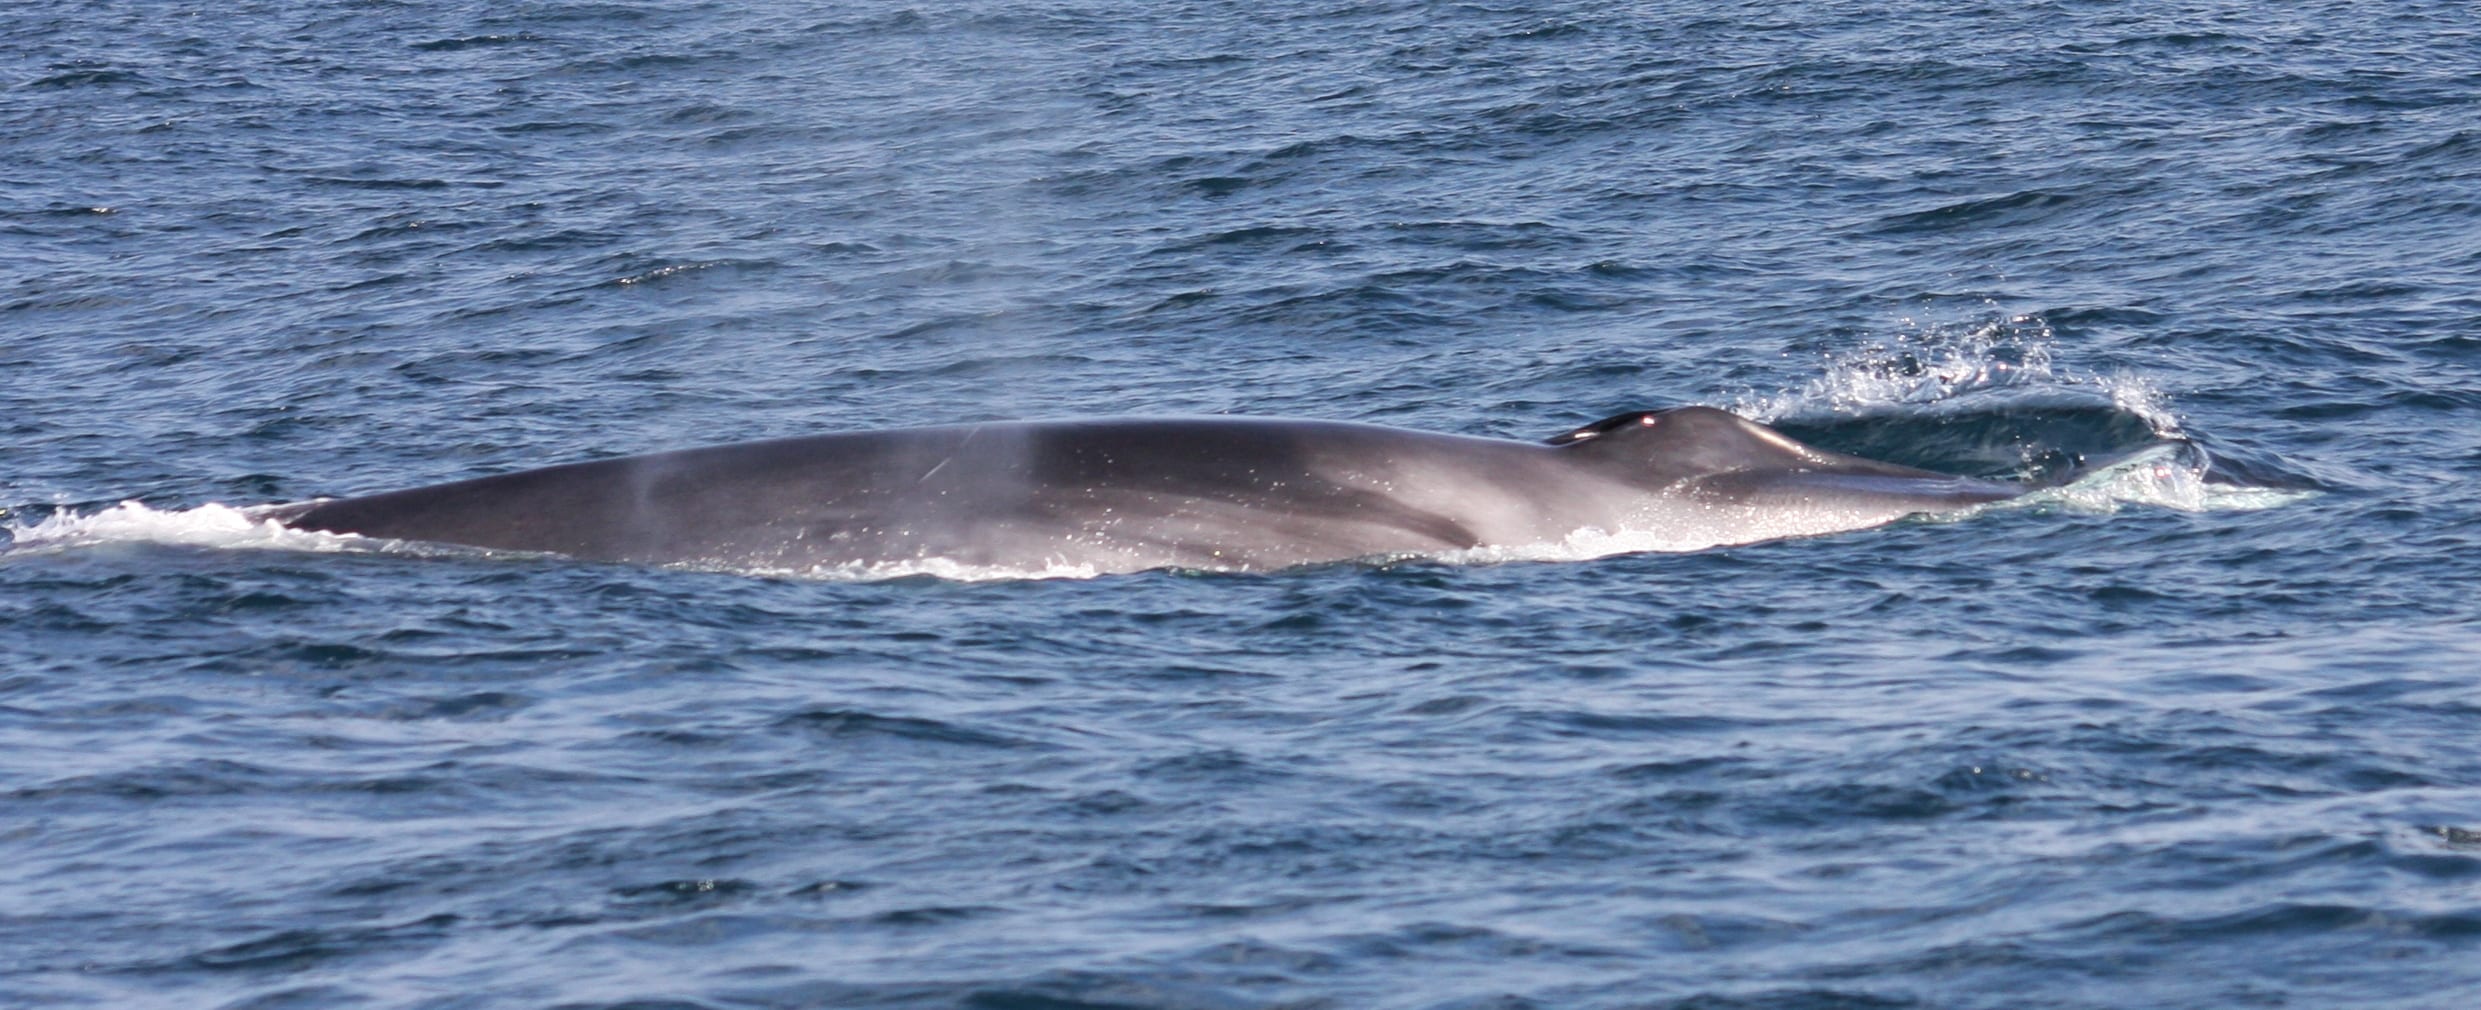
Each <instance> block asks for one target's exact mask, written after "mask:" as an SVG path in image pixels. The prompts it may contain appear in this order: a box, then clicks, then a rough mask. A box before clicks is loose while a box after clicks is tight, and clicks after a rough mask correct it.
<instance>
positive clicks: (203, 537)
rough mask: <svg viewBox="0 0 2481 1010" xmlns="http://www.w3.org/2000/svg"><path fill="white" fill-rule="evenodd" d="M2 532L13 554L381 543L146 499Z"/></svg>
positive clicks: (211, 507)
mask: <svg viewBox="0 0 2481 1010" xmlns="http://www.w3.org/2000/svg"><path fill="white" fill-rule="evenodd" d="M0 531H5V532H6V533H8V535H9V540H10V541H11V546H10V550H11V551H13V552H20V551H55V550H67V549H71V548H77V547H90V546H95V545H99V544H117V543H152V544H180V545H184V546H191V547H229V548H275V549H279V550H295V551H336V550H345V549H349V548H351V547H357V546H363V545H375V544H379V543H381V542H382V541H376V540H372V539H370V538H368V537H359V536H353V535H351V534H338V533H313V532H308V531H304V530H296V529H290V528H287V527H286V526H284V525H283V524H282V523H278V522H276V521H275V520H273V519H262V518H258V517H257V516H254V515H252V514H251V513H250V512H249V511H246V510H243V509H238V508H234V507H232V506H230V505H221V504H212V503H211V504H206V505H201V506H198V507H197V508H191V509H173V510H169V511H166V510H161V509H156V508H153V507H150V506H148V505H146V504H145V503H143V502H135V501H125V502H122V503H120V504H118V505H114V506H112V507H111V508H108V509H104V510H103V511H100V512H94V513H90V514H85V515H81V514H79V513H77V512H74V511H70V510H66V509H64V510H61V511H58V512H55V513H53V514H51V515H49V516H46V517H44V518H42V519H39V520H36V521H34V522H33V523H30V524H20V523H17V522H15V521H11V522H9V523H7V524H5V525H0Z"/></svg>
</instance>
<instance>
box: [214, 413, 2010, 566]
mask: <svg viewBox="0 0 2481 1010" xmlns="http://www.w3.org/2000/svg"><path fill="white" fill-rule="evenodd" d="M2025 490H2027V488H2026V487H2024V486H2023V485H2018V484H2012V483H2007V482H2001V481H1990V480H1978V479H1972V478H1964V477H1955V476H1950V475H1946V474H1939V473H1933V472H1931V471H1927V470H1919V469H1915V468H1912V467H1907V466H1899V465H1896V464H1893V463H1883V462H1879V461H1876V460H1869V459H1862V458H1859V457H1856V456H1847V455H1843V454H1839V453H1834V452H1829V451H1827V450H1824V449H1819V448H1816V447H1814V446H1809V445H1804V444H1802V443H1800V442H1798V441H1795V440H1793V439H1792V438H1790V437H1788V436H1786V435H1784V434H1782V433H1781V432H1778V431H1776V430H1775V429H1773V428H1770V427H1767V426H1766V425H1763V424H1759V423H1757V422H1755V421H1751V420H1748V419H1745V418H1742V417H1739V416H1737V415H1734V414H1731V413H1729V412H1726V411H1722V410H1717V409H1714V408H1711V407H1676V408H1671V409H1667V410H1653V411H1637V412H1631V413H1626V414H1619V415H1616V416H1613V417H1609V418H1605V419H1603V420H1600V421H1597V422H1594V423H1593V424H1589V425H1586V426H1584V427H1582V428H1577V429H1575V430H1573V431H1569V432H1566V433H1563V434H1560V435H1558V436H1555V437H1553V438H1550V439H1548V440H1546V441H1544V442H1541V443H1532V442H1519V441H1512V440H1507V439H1496V438H1478V437H1470V436H1461V435H1444V434H1433V433H1427V432H1419V431H1410V430H1405V429H1400V428H1390V427H1382V426H1378V425H1369V424H1355V423H1346V422H1336V421H1312V420H1284V419H1269V418H1237V417H1196V418H1113V419H1097V420H1067V421H1041V422H1014V423H989V424H960V425H948V426H941V427H927V428H908V429H898V430H891V431H876V432H854V433H844V434H829V435H816V436H809V437H801V438H788V439H777V440H772V441H764V442H750V443H743V444H738V445H725V446H716V447H710V448H702V449H687V450H681V451H675V452H662V453H655V454H651V455H644V456H631V457H626V458H618V459H604V460H595V461H591V462H583V463H570V464H566V465H562V466H552V467H546V468H543V469H537V470H526V471H522V472H517V473H508V474H501V475H498V476H491V477H480V478H475V479H472V480H462V481H457V482H454V483H448V484H438V485H433V486H429V487H419V488H413V489H410V490H403V491H390V492H385V493H380V494H372V495H366V496H362V497H355V498H340V499H321V500H316V501H310V502H302V503H297V504H292V505H280V506H273V507H271V508H269V509H267V510H265V511H263V512H262V513H261V515H263V516H265V517H269V518H274V519H276V520H277V521H279V522H281V523H283V524H284V525H286V526H289V527H292V528H295V529H302V530H317V531H326V532H333V533H355V534H361V535H364V536H371V537H382V538H388V539H395V540H412V541H429V542H437V543H444V544H455V545H463V546H468V547H479V548H487V549H493V550H508V551H523V552H549V553H556V554H563V555H569V556H572V557H576V558H581V559H588V560H598V561H616V562H632V563H646V564H680V565H691V566H701V567H730V568H742V569H765V570H813V569H818V568H822V567H838V566H875V565H889V564H899V565H900V564H905V563H912V562H922V561H933V560H936V561H946V562H953V563H956V564H960V565H969V566H992V567H998V568H1003V569H1016V570H1042V569H1046V568H1056V567H1061V566H1074V567H1077V568H1081V569H1085V570H1092V571H1100V572H1125V571H1137V570H1143V569H1149V568H1190V569H1204V570H1222V571H1263V570H1269V569H1276V568H1284V567H1290V566H1294V565H1302V564H1312V563H1318V562H1331V561H1344V560H1352V559H1367V558H1384V557H1406V556H1422V555H1442V554H1450V553H1453V552H1457V551H1464V550H1472V549H1476V548H1512V549H1519V550H1521V549H1523V548H1526V547H1548V546H1554V545H1558V544H1560V543H1562V542H1565V541H1567V540H1568V539H1569V538H1571V537H1575V536H1578V535H1580V534H1592V533H1604V534H1614V535H1622V536H1632V537H1635V538H1637V541H1636V542H1642V543H1646V544H1651V545H1655V546H1654V547H1653V548H1652V549H1677V550H1690V549H1698V548H1703V547H1713V546H1724V545H1731V544H1744V543H1753V542H1757V541H1762V540H1771V539H1777V538H1781V537H1796V536H1814V535H1819V534H1826V533H1837V532H1843V531H1847V530H1857V529H1865V528H1868V527H1872V526H1879V525H1883V524H1886V523H1890V522H1893V521H1896V520H1898V519H1901V518H1904V517H1906V516H1910V515H1917V514H1925V513H1940V512H1950V511H1955V510H1959V509H1963V508H1967V507H1970V506H1973V505H1978V504H1982V503H1986V502H1993V501H2000V500H2004V499H2008V498H2013V497H2016V496H2017V495H2019V494H2022V493H2024V492H2025ZM1622 549H1629V548H1622ZM1635 549H1647V548H1635Z"/></svg>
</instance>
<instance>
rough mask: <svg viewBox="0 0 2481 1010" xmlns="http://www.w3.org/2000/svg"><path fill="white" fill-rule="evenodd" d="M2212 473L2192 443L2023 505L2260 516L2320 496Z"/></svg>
mask: <svg viewBox="0 0 2481 1010" xmlns="http://www.w3.org/2000/svg"><path fill="white" fill-rule="evenodd" d="M2208 469H2209V464H2208V461H2207V458H2206V456H2205V452H2204V451H2203V450H2201V449H2198V448H2197V447H2196V446H2194V445H2192V444H2189V443H2179V444H2174V445H2159V446H2153V447H2151V448H2148V449H2146V450H2144V451H2142V452H2138V453H2136V454H2134V455H2131V456H2129V457H2128V458H2127V459H2124V460H2121V461H2119V462H2117V463H2113V464H2111V465H2109V466H2105V467H2099V468H2096V469H2095V470H2094V471H2093V472H2091V473H2087V474H2085V475H2084V476H2082V477H2079V478H2077V479H2076V480H2075V481H2074V482H2072V483H2070V484H2067V485H2065V486H2063V487H2057V488H2051V489H2048V490H2044V491H2037V492H2034V493H2033V494H2029V495H2026V496H2025V497H2024V498H2021V499H2018V501H2019V502H2020V503H2022V504H2025V505H2044V504H2049V505H2057V506H2059V507H2063V508H2066V509H2069V510H2071V511H2077V512H2087V513H2094V514H2102V515H2107V514H2110V513H2113V512H2117V511H2118V510H2119V507H2120V506H2122V505H2146V506H2152V507H2155V508H2167V509H2175V510H2178V511H2181V512H2231V511H2255V510H2258V509H2268V508H2274V507H2276V506H2279V505H2287V504H2290V503H2292V502H2296V501H2301V500H2303V499H2307V498H2314V497H2316V496H2317V492H2315V491H2284V490H2277V489H2274V488H2261V487H2245V486H2241V485H2237V484H2222V483H2216V482H2213V481H2209V480H2207V479H2206V473H2207V471H2208Z"/></svg>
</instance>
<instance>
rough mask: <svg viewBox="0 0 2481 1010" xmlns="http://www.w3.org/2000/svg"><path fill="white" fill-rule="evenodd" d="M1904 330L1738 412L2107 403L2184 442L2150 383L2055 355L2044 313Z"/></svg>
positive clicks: (1750, 396)
mask: <svg viewBox="0 0 2481 1010" xmlns="http://www.w3.org/2000/svg"><path fill="white" fill-rule="evenodd" d="M1901 325H1902V326H1903V327H1904V330H1903V331H1902V332H1900V333H1898V334H1897V335H1896V336H1894V337H1890V338H1887V339H1885V340H1881V341H1876V342H1873V343H1870V344H1866V345H1864V346H1861V347H1858V348H1854V349H1851V350H1847V351H1838V352H1834V353H1830V354H1827V355H1825V356H1824V361H1823V362H1822V364H1823V367H1822V368H1821V369H1820V371H1819V374H1818V376H1817V377H1816V378H1814V379H1810V380H1809V381H1808V382H1805V383H1803V384H1801V386H1800V388H1798V389H1793V390H1787V391H1779V392H1775V393H1768V394H1760V393H1757V392H1755V391H1749V392H1744V393H1742V394H1741V395H1740V396H1738V397H1737V398H1735V399H1734V400H1733V401H1732V403H1731V407H1730V409H1731V410H1733V411H1734V412H1736V413H1739V414H1742V415H1744V416H1747V417H1751V418H1755V419H1757V420H1759V421H1765V422H1768V423H1774V422H1778V421H1782V420H1785V419H1787V418H1795V417H1802V416H1815V415H1818V414H1842V415H1847V416H1850V415H1875V414H1896V413H1916V414H1917V413H1921V412H1923V408H1928V410H1929V411H1930V412H1933V413H1936V412H1942V411H1949V410H1961V409H1969V408H1971V407H1973V406H1975V405H1978V404H1981V403H1985V402H1987V399H1988V398H1990V397H1993V396H1999V397H2003V398H2005V399H2007V400H2012V401H2016V402H2022V401H2023V399H2026V398H2032V399H2036V400H2038V399H2042V398H2047V397H2059V398H2063V399H2072V400H2083V401H2086V402H2091V401H2092V400H2095V399H2102V400H2108V401H2109V402H2110V403H2111V404H2112V405H2113V406H2115V407H2117V408H2119V409H2120V410H2123V411H2126V412H2128V413H2129V414H2132V415H2134V416H2136V417H2138V418H2141V419H2143V420H2144V421H2145V422H2146V423H2147V424H2148V425H2150V426H2151V427H2152V428H2153V431H2154V433H2155V434H2157V435H2160V436H2162V437H2164V438H2180V437H2182V435H2181V432H2180V422H2179V417H2178V415H2177V413H2175V412H2174V411H2173V410H2172V409H2171V407H2170V399H2169V398H2168V397H2167V396H2165V395H2164V394H2163V391H2162V389H2161V388H2160V387H2159V386H2157V385H2155V384H2154V383H2153V382H2152V381H2151V380H2148V379H2146V378H2144V377H2142V376H2138V375H2135V374H2132V373H2124V372H2123V373H2115V374H2094V373H2087V372H2082V371H2079V370H2076V369H2073V368H2069V367H2067V366H2063V365H2061V364H2059V363H2058V362H2057V361H2056V360H2055V359H2054V358H2053V356H2052V354H2051V344H2052V335H2053V331H2052V330H2051V326H2050V323H2049V321H2047V320H2045V319H2043V318H2042V317H2041V316H2039V315H2013V316H1997V315H1994V316H1990V317H1985V318H1981V319H1976V320H1969V321H1962V322H1951V323H1922V322H1919V321H1916V320H1911V319H1906V320H1903V321H1902V323H1901Z"/></svg>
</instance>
